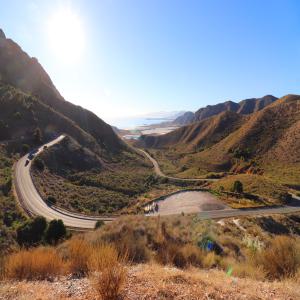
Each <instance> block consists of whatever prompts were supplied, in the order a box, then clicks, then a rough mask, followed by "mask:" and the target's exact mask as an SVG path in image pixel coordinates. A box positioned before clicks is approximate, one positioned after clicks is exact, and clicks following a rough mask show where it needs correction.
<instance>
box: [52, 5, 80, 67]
mask: <svg viewBox="0 0 300 300" xmlns="http://www.w3.org/2000/svg"><path fill="white" fill-rule="evenodd" d="M47 37H48V42H49V45H50V47H51V49H52V50H53V52H54V53H55V55H56V56H57V57H58V58H60V59H61V60H62V61H64V62H75V61H77V60H78V59H79V58H80V56H82V53H83V50H84V47H85V34H84V30H83V24H82V21H81V19H80V17H79V15H78V14H76V13H75V12H74V11H72V10H71V9H69V8H64V9H60V10H59V11H57V12H55V13H54V14H53V15H52V16H50V18H49V20H48V22H47Z"/></svg>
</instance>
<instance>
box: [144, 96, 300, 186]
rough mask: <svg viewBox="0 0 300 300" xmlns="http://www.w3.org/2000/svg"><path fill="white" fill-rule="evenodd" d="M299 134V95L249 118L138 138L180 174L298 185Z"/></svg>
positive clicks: (230, 117)
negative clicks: (246, 176) (251, 176)
mask: <svg viewBox="0 0 300 300" xmlns="http://www.w3.org/2000/svg"><path fill="white" fill-rule="evenodd" d="M299 136H300V96H298V95H287V96H285V97H282V98H281V99H279V100H277V101H275V102H274V103H272V104H270V105H268V106H267V107H265V108H264V109H262V110H259V111H258V112H255V113H252V114H250V115H246V116H243V115H241V114H239V113H232V112H227V113H222V114H220V115H218V116H214V117H211V118H208V119H205V120H203V121H201V122H198V123H194V124H191V125H188V126H185V127H182V128H179V129H177V130H175V131H173V132H171V133H169V134H166V135H162V136H159V137H150V136H147V137H142V139H141V141H140V145H141V146H144V147H148V148H158V149H160V156H161V154H162V153H163V154H164V155H165V156H166V158H165V159H168V157H169V158H171V160H172V161H173V162H176V167H177V170H178V168H179V167H181V166H184V170H185V171H184V172H183V173H181V174H180V175H181V176H191V175H192V174H193V175H197V172H200V171H203V170H205V171H207V172H209V171H213V172H224V171H233V172H260V173H261V172H264V171H265V172H266V173H270V176H271V177H272V178H276V179H278V180H280V181H284V182H285V183H287V182H290V183H291V182H292V183H293V184H296V185H298V184H300V181H299V180H300V138H299ZM154 152H155V151H154ZM162 163H163V162H162ZM258 169H260V171H259V170H258ZM191 170H193V172H191ZM202 174H203V173H202Z"/></svg>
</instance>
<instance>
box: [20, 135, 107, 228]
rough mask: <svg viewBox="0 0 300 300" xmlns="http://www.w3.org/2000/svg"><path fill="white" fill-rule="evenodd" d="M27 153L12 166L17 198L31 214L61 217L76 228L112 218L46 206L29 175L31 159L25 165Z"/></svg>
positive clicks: (52, 142)
mask: <svg viewBox="0 0 300 300" xmlns="http://www.w3.org/2000/svg"><path fill="white" fill-rule="evenodd" d="M64 137H65V136H64V135H61V136H59V137H58V138H56V139H55V140H53V141H51V142H49V143H47V144H45V145H43V146H41V147H40V148H39V149H38V152H37V153H36V154H35V156H36V155H38V154H40V153H41V152H42V151H43V148H44V146H47V147H48V148H49V147H51V146H53V145H55V144H57V143H59V142H61V141H62V140H63V139H64ZM27 157H28V155H25V156H23V157H22V158H21V159H20V160H19V161H18V162H17V163H16V165H15V168H14V188H15V191H16V195H17V198H18V200H19V203H20V204H21V206H22V207H23V209H24V210H25V211H26V212H27V213H28V214H29V215H31V216H36V215H40V216H44V217H45V218H46V219H47V220H49V221H50V220H53V219H61V220H62V221H63V222H64V224H65V225H66V226H67V227H71V228H77V229H93V228H94V227H95V223H96V221H97V220H103V221H111V220H112V219H113V218H101V217H91V216H86V215H81V214H76V213H72V212H69V211H65V210H62V209H59V208H56V207H53V206H52V207H51V206H48V205H47V204H46V203H45V202H44V201H43V199H42V198H41V196H40V195H39V193H38V191H37V190H36V188H35V186H34V184H33V181H32V178H31V175H30V167H31V164H32V161H29V164H28V165H27V166H25V163H26V160H27Z"/></svg>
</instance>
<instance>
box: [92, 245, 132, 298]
mask: <svg viewBox="0 0 300 300" xmlns="http://www.w3.org/2000/svg"><path fill="white" fill-rule="evenodd" d="M125 260H126V259H125V257H119V255H118V252H117V250H116V249H115V248H114V247H113V246H112V245H99V246H96V247H94V248H93V252H92V255H91V258H90V260H89V269H90V270H93V271H96V272H95V275H94V276H95V277H94V285H95V289H96V290H97V292H98V294H99V296H100V297H101V299H103V300H115V299H120V298H122V296H123V293H124V292H123V287H124V285H125V283H126V279H127V270H126V268H125V266H124V262H125Z"/></svg>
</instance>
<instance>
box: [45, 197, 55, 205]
mask: <svg viewBox="0 0 300 300" xmlns="http://www.w3.org/2000/svg"><path fill="white" fill-rule="evenodd" d="M56 202H57V200H56V198H55V197H53V196H49V197H48V198H47V203H48V204H49V205H55V204H56Z"/></svg>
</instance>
